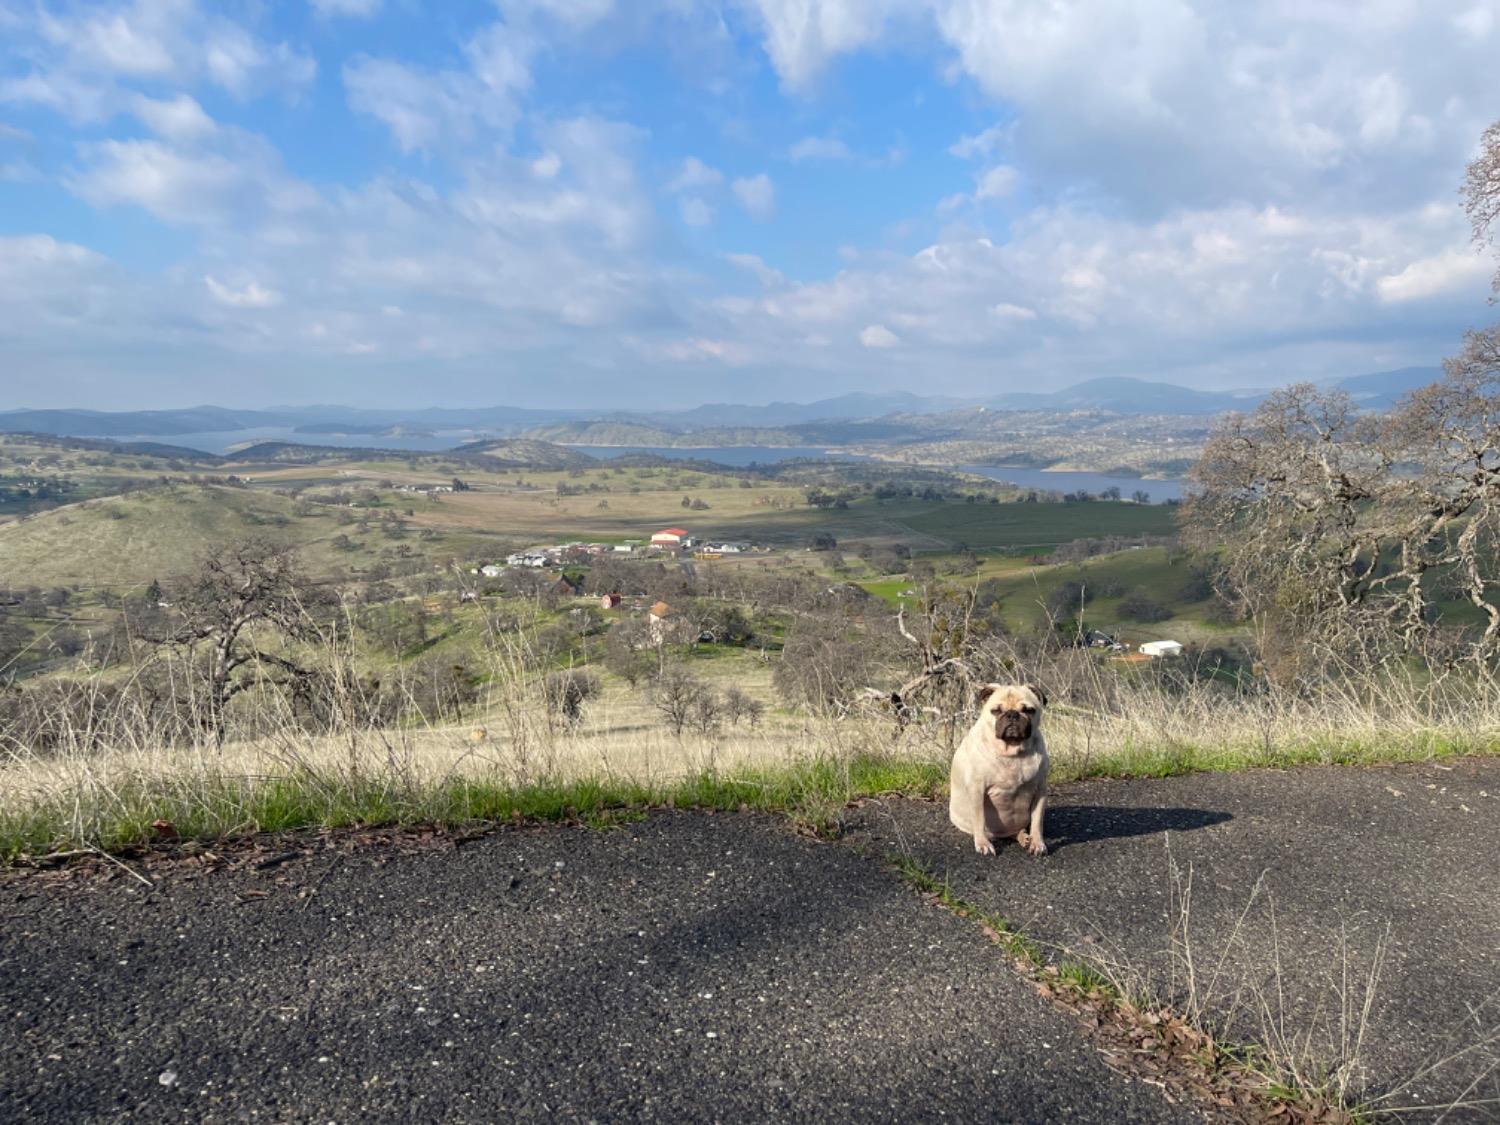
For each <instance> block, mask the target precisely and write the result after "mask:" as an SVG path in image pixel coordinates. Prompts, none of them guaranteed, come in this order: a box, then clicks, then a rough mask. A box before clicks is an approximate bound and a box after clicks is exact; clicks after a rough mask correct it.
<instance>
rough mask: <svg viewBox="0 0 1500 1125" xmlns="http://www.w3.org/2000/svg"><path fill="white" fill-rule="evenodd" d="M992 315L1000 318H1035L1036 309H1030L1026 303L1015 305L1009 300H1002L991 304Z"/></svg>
mask: <svg viewBox="0 0 1500 1125" xmlns="http://www.w3.org/2000/svg"><path fill="white" fill-rule="evenodd" d="M990 315H991V316H993V317H996V318H997V319H999V320H1035V319H1036V310H1035V309H1028V308H1027V307H1026V306H1025V305H1013V304H1011V303H1010V302H1009V301H1001V302H1000V303H999V304H996V305H991V306H990Z"/></svg>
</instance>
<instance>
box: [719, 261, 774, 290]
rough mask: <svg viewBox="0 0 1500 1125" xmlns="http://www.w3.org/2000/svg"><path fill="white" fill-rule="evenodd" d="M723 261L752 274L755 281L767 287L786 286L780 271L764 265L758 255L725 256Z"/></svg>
mask: <svg viewBox="0 0 1500 1125" xmlns="http://www.w3.org/2000/svg"><path fill="white" fill-rule="evenodd" d="M724 260H725V261H726V262H729V263H730V264H731V265H735V266H738V267H739V268H740V269H742V270H744V271H746V272H747V273H751V274H754V275H755V277H756V279H757V280H758V281H759V282H760V283H761V284H762V285H765V286H767V287H770V286H777V285H784V284H786V276H785V275H784V274H783V273H782V272H781V271H780V270H778V269H774V268H772V267H771V266H768V265H766V263H765V261H764V260H763V259H762V258H761V257H760V255H758V254H725V255H724Z"/></svg>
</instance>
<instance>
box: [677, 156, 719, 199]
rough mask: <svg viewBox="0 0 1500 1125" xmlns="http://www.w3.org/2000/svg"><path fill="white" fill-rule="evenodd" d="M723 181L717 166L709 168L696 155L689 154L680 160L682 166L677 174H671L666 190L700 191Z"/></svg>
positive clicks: (716, 185)
mask: <svg viewBox="0 0 1500 1125" xmlns="http://www.w3.org/2000/svg"><path fill="white" fill-rule="evenodd" d="M723 182H724V173H723V172H720V171H719V170H718V169H717V168H710V167H709V166H708V165H707V164H705V163H703V161H701V160H699V159H698V158H697V157H696V156H689V157H687V158H686V159H685V160H684V161H683V162H682V167H681V168H680V169H679V170H678V172H677V175H675V176H673V177H672V179H671V180H670V181H668V183H667V190H668V191H675V192H684V191H701V190H702V189H704V188H713V187H718V186H719V185H720V184H722V183H723Z"/></svg>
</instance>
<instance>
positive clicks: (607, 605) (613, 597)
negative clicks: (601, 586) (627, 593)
mask: <svg viewBox="0 0 1500 1125" xmlns="http://www.w3.org/2000/svg"><path fill="white" fill-rule="evenodd" d="M599 608H600V609H619V608H620V595H619V594H604V595H602V596H601V597H600V598H599Z"/></svg>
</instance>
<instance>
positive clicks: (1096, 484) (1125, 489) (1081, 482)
mask: <svg viewBox="0 0 1500 1125" xmlns="http://www.w3.org/2000/svg"><path fill="white" fill-rule="evenodd" d="M572 448H574V449H577V450H578V451H579V452H580V453H588V454H591V455H593V456H595V457H602V458H605V459H608V458H611V457H623V456H624V455H626V454H628V453H654V454H657V455H658V456H661V457H670V458H674V459H676V460H679V461H681V460H690V461H714V462H717V463H718V464H720V465H732V466H734V467H735V468H743V467H744V466H746V465H752V464H756V463H759V464H762V465H774V464H776V463H777V462H779V461H790V460H792V459H793V458H796V457H832V458H838V459H841V460H846V461H868V460H871V458H869V457H865V456H862V455H860V454H857V453H842V452H839V451H838V450H828V449H822V448H816V447H810V446H787V447H774V446H763V445H733V446H719V447H708V448H691V449H690V448H685V447H682V446H647V445H628V446H625V445H578V446H573V447H572ZM956 468H958V469H960V470H962V471H963V472H966V473H974V474H975V475H977V476H982V477H989V478H990V479H991V480H1000V481H1005V482H1007V483H1009V484H1014V485H1017V486H1019V487H1021V488H1037V489H1046V490H1048V491H1051V492H1077V491H1078V490H1079V489H1082V490H1083V491H1085V492H1091V493H1094V494H1095V495H1097V494H1099V493H1100V492H1103V491H1104V490H1105V489H1106V488H1111V487H1113V488H1118V489H1119V490H1120V492H1121V494H1123V495H1125V496H1129V495H1131V494H1132V493H1134V492H1135V491H1136V490H1137V489H1139V490H1140V491H1142V492H1147V493H1150V495H1151V502H1152V503H1153V504H1162V503H1165V502H1166V501H1168V500H1181V499H1182V494H1183V493H1182V486H1183V482H1182V481H1180V480H1143V479H1141V478H1140V477H1119V476H1111V475H1109V474H1106V473H1049V472H1045V471H1043V470H1042V469H1034V468H1025V467H1021V466H1012V465H958V466H956Z"/></svg>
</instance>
